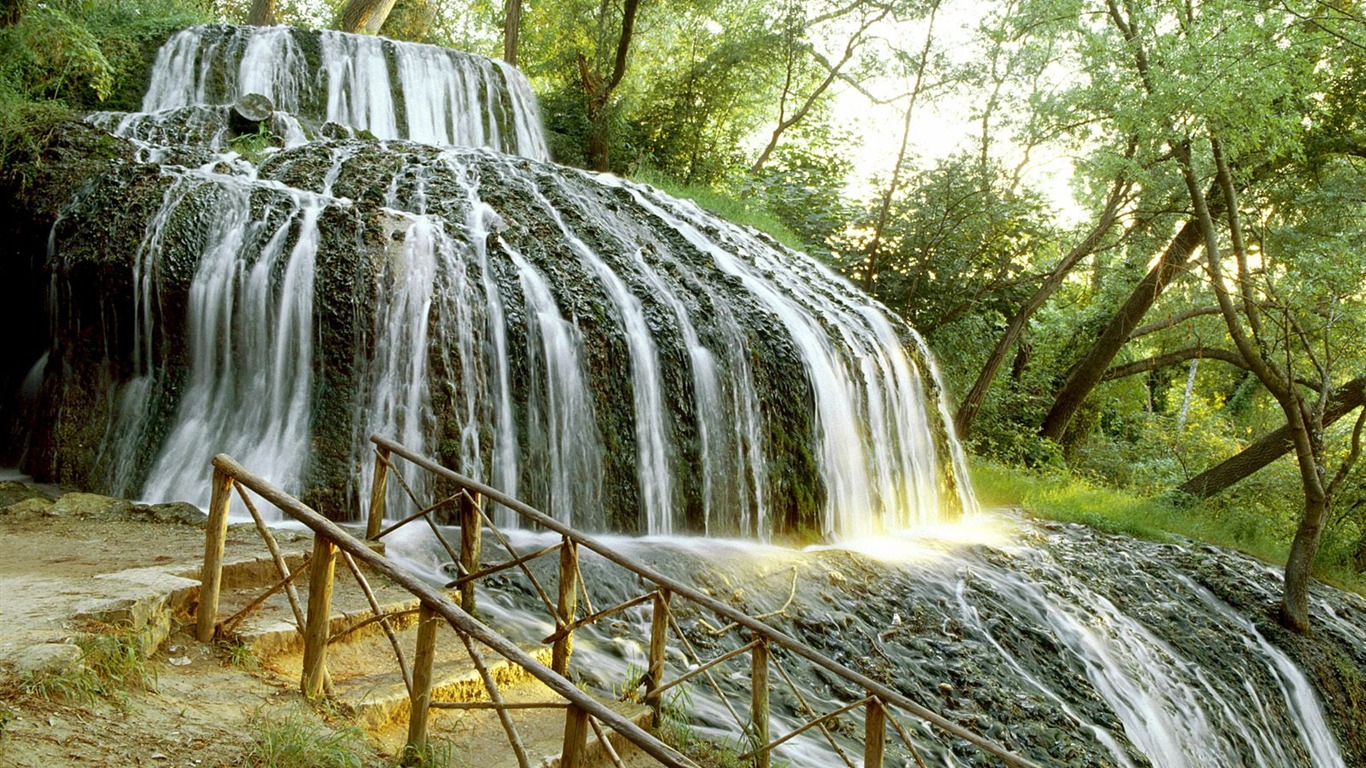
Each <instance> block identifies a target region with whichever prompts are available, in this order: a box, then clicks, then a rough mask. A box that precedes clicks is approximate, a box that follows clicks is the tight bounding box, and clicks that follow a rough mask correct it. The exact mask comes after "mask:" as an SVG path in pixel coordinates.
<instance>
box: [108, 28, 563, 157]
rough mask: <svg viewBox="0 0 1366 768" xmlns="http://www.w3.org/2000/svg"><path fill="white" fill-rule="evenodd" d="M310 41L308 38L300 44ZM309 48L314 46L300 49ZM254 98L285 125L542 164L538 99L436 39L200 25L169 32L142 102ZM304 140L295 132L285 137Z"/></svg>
mask: <svg viewBox="0 0 1366 768" xmlns="http://www.w3.org/2000/svg"><path fill="white" fill-rule="evenodd" d="M305 37H311V39H312V40H313V45H311V46H305V45H303V44H301V39H302V38H305ZM309 49H316V50H315V52H313V53H311V54H310V53H308V52H306V51H307V50H309ZM250 93H257V94H261V95H263V96H265V97H267V98H269V99H270V100H271V102H272V103H273V104H274V105H275V107H276V109H277V110H279V112H280V113H282V114H285V115H289V116H292V117H293V118H296V119H297V121H298V122H294V123H290V124H291V125H300V124H311V125H312V126H314V129H313V131H312V132H313V133H315V134H316V130H317V129H318V128H320V127H321V126H322V124H324V123H334V124H336V125H339V126H343V127H344V128H347V129H351V130H353V131H366V132H368V133H370V134H372V135H373V136H375V137H376V138H379V139H409V140H412V141H418V142H422V143H424V144H436V145H452V146H466V147H492V148H494V149H498V150H501V151H504V152H509V153H512V154H517V155H522V156H524V157H531V158H535V159H538V160H545V159H547V158H548V157H549V151H548V150H547V149H546V144H545V138H544V136H543V134H542V133H541V131H540V128H539V118H538V117H537V112H536V101H535V97H534V96H533V95H532V93H531V86H530V85H529V84H528V83H527V81H526V78H525V77H523V76H522V74H521V73H520V72H518V71H517V70H516V69H514V68H512V67H511V66H508V65H507V64H505V63H503V62H500V61H495V60H493V59H487V58H484V57H482V56H473V55H470V54H464V53H460V52H457V51H452V50H448V49H445V48H438V47H436V46H431V45H418V44H414V43H395V42H393V41H391V40H386V39H383V38H378V37H370V36H364V35H348V34H343V33H340V32H318V33H306V32H301V31H299V30H295V29H291V28H288V27H223V26H201V27H191V28H189V29H185V30H182V31H180V32H178V33H176V34H175V35H174V36H172V37H171V39H170V40H169V41H167V43H166V44H165V45H164V46H163V47H162V49H161V51H160V52H159V53H158V54H157V60H156V64H155V65H154V67H153V70H152V80H151V83H150V84H149V86H148V88H147V93H146V95H145V97H144V98H143V102H142V112H143V113H145V116H144V117H141V118H138V119H135V120H132V121H129V122H128V124H126V125H124V126H122V131H123V134H122V135H130V134H132V133H133V132H135V131H138V130H143V131H145V130H147V129H146V128H144V127H139V126H140V125H145V124H146V123H147V122H148V121H149V120H151V121H153V122H155V121H157V120H164V118H165V115H166V114H167V113H171V112H174V111H176V110H181V109H187V108H202V107H205V106H209V105H230V104H232V103H234V102H235V101H236V100H237V99H238V98H240V97H242V96H244V95H246V94H250ZM306 138H308V136H307V133H306V132H304V131H303V130H302V129H300V131H299V132H297V133H296V134H295V135H294V136H293V137H292V140H291V141H290V142H289V143H290V144H291V145H294V144H298V143H301V142H302V141H303V140H305V139H306Z"/></svg>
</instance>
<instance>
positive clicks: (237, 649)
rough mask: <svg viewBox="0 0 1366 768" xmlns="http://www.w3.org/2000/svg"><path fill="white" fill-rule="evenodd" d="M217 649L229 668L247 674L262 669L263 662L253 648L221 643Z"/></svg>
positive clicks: (239, 644)
mask: <svg viewBox="0 0 1366 768" xmlns="http://www.w3.org/2000/svg"><path fill="white" fill-rule="evenodd" d="M216 649H217V651H218V653H219V656H220V657H221V658H222V660H223V663H224V664H225V665H227V666H229V667H234V668H236V669H241V670H244V671H247V672H256V671H259V670H260V669H261V660H260V659H258V658H256V654H255V653H253V652H252V650H251V647H250V646H248V645H246V644H244V643H237V642H220V643H218V644H217V646H216Z"/></svg>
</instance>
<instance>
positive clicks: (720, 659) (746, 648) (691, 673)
mask: <svg viewBox="0 0 1366 768" xmlns="http://www.w3.org/2000/svg"><path fill="white" fill-rule="evenodd" d="M763 644H764V641H763V640H755V641H753V642H751V643H749V644H748V645H742V646H740V647H739V648H736V649H735V650H733V651H730V652H729V653H723V654H721V655H720V656H717V657H716V658H714V659H712V660H711V661H709V662H707V663H706V664H703V665H701V666H698V667H693V668H692V669H689V670H688V671H687V672H684V673H683V674H681V675H679V676H678V677H675V678H674V679H672V680H670V681H669V682H667V683H663V684H661V685H660V686H658V687H656V688H651V689H650V690H649V691H648V692H646V694H645V696H646V697H647V698H649V697H652V696H660V695H662V694H663V693H664V692H665V691H667V690H669V689H670V688H672V687H674V686H676V685H680V684H682V683H686V682H688V681H689V680H691V679H693V678H694V677H697V676H698V675H700V674H702V673H704V672H706V671H707V670H709V669H711V668H712V667H715V666H716V665H718V664H722V663H725V662H727V661H730V660H731V659H733V658H735V657H736V656H743V655H745V654H746V653H749V652H750V651H752V650H754V649H755V648H756V647H757V646H760V645H763Z"/></svg>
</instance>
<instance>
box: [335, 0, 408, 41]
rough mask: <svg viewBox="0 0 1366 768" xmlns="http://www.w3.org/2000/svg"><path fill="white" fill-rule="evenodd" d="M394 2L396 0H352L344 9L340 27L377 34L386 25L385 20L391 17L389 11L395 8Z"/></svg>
mask: <svg viewBox="0 0 1366 768" xmlns="http://www.w3.org/2000/svg"><path fill="white" fill-rule="evenodd" d="M394 2H395V0H350V2H348V3H347V4H346V7H345V8H343V9H342V13H341V24H340V25H339V26H338V29H339V30H340V31H342V32H356V33H360V34H365V35H377V34H379V30H380V28H381V27H383V26H384V21H385V20H386V19H388V18H389V12H390V11H392V10H394Z"/></svg>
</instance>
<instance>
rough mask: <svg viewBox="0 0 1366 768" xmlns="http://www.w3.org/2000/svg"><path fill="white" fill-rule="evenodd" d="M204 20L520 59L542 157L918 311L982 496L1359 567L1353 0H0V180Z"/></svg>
mask: <svg viewBox="0 0 1366 768" xmlns="http://www.w3.org/2000/svg"><path fill="white" fill-rule="evenodd" d="M212 21H227V22H232V23H242V22H250V23H282V24H295V25H299V26H311V27H330V28H338V29H345V30H348V31H360V32H368V33H372V34H373V33H378V34H383V35H385V36H389V37H394V38H398V39H405V40H412V41H419V42H428V43H434V44H439V45H446V46H450V47H454V48H459V49H462V50H468V51H473V52H476V53H483V54H485V55H489V56H495V57H501V58H506V59H508V60H510V61H514V62H515V63H516V64H517V65H518V66H519V67H520V68H521V69H522V70H523V71H524V72H525V73H526V74H527V75H528V77H529V78H530V79H531V82H532V84H533V86H534V88H535V90H536V91H537V93H538V95H539V97H540V99H541V109H542V116H543V119H544V121H545V124H546V128H547V131H548V134H549V139H550V144H551V150H552V153H553V155H554V157H555V158H556V160H558V161H559V162H562V163H565V164H568V165H574V166H579V167H583V168H589V169H593V170H600V171H611V172H614V173H617V174H620V175H623V176H628V177H632V178H636V179H639V180H643V181H646V182H648V183H651V184H654V185H656V186H659V187H662V188H664V189H665V190H666V191H669V192H672V193H674V194H676V195H680V196H684V197H689V198H692V199H695V200H697V201H698V202H699V204H701V205H702V206H704V207H707V208H710V209H712V210H714V211H715V212H717V213H719V214H721V215H723V216H726V217H728V218H731V219H733V220H736V221H738V222H740V223H745V224H751V225H754V226H756V227H758V228H759V229H761V230H763V231H765V232H767V233H769V234H770V235H772V236H773V237H774V238H776V239H777V240H779V241H781V242H782V243H784V244H786V245H789V246H791V247H794V248H798V249H801V250H805V251H807V252H809V253H811V254H813V255H816V256H818V257H819V258H821V259H823V260H825V261H826V262H827V263H828V264H829V265H830V266H831V267H832V268H834V269H836V270H838V271H840V272H842V273H843V274H844V275H846V276H847V277H848V278H849V279H850V280H852V281H853V282H855V283H857V284H859V285H861V286H862V287H863V288H864V289H865V290H867V291H868V292H869V293H870V294H872V295H873V296H874V297H875V298H877V299H878V300H880V301H881V302H883V303H884V304H886V305H887V306H888V307H890V308H891V309H893V310H894V311H896V312H898V313H899V314H901V315H902V316H903V317H905V318H906V319H907V320H908V321H909V322H910V323H911V324H912V325H914V326H915V327H916V328H918V329H919V330H920V331H921V333H923V334H924V335H925V337H926V338H927V340H928V341H929V343H930V346H931V347H932V348H933V349H934V350H935V352H936V354H937V355H938V357H939V361H940V364H941V366H942V368H943V373H944V378H945V381H946V383H947V386H948V387H949V389H950V391H951V394H952V399H953V402H954V403H955V405H956V408H957V412H956V414H955V421H956V426H957V429H958V432H959V435H960V437H961V438H962V439H963V440H964V441H965V442H966V444H967V445H968V447H969V449H970V451H971V453H972V454H973V455H974V457H975V459H976V460H975V479H976V483H977V485H978V490H979V492H980V493H981V495H982V496H983V499H984V500H985V501H987V502H989V503H998V502H1019V503H1023V504H1024V505H1025V506H1026V508H1028V509H1029V510H1030V511H1032V512H1034V513H1036V514H1041V515H1045V516H1050V517H1054V518H1058V519H1065V520H1072V521H1078V522H1086V523H1090V524H1095V525H1100V526H1102V527H1106V528H1109V529H1111V530H1118V531H1121V532H1125V533H1131V534H1137V535H1145V536H1163V535H1167V534H1169V533H1176V534H1181V535H1189V536H1193V537H1195V538H1199V539H1202V540H1206V541H1212V542H1215V543H1219V544H1224V545H1228V546H1233V547H1236V548H1238V549H1242V550H1244V551H1248V552H1251V553H1253V554H1256V555H1258V556H1261V557H1264V558H1266V559H1268V560H1271V561H1275V562H1279V563H1286V564H1287V569H1286V574H1287V581H1286V597H1285V600H1284V602H1283V605H1282V618H1283V619H1284V620H1285V621H1286V622H1287V623H1288V624H1289V625H1291V626H1292V627H1297V628H1300V629H1304V628H1307V627H1308V621H1309V618H1308V614H1307V610H1306V605H1305V589H1306V585H1307V581H1308V578H1309V576H1310V574H1311V573H1312V574H1314V575H1318V576H1321V577H1325V578H1328V579H1329V580H1332V581H1335V582H1337V583H1339V584H1342V585H1344V586H1349V587H1353V588H1356V589H1358V590H1359V591H1361V590H1362V589H1363V585H1366V577H1364V576H1363V574H1366V471H1364V470H1363V469H1362V462H1359V461H1358V459H1359V456H1360V453H1361V444H1362V432H1363V426H1364V425H1366V408H1363V407H1362V405H1363V394H1364V390H1366V175H1363V174H1364V172H1366V8H1363V7H1362V6H1361V5H1360V4H1359V3H1358V2H1357V0H1159V2H1149V3H1138V2H1135V0H778V1H777V2H772V1H769V0H535V1H534V2H533V1H532V0H508V2H507V3H506V4H503V3H502V2H490V1H489V0H471V1H469V2H464V1H461V2H455V1H454V0H334V1H329V0H3V2H0V172H4V170H5V169H6V168H12V167H15V165H16V164H15V163H14V162H12V160H13V159H14V158H16V157H18V156H21V155H25V154H27V153H31V152H32V151H33V149H34V148H35V147H36V146H38V145H39V144H40V143H41V141H42V135H43V131H44V129H45V127H46V126H50V125H52V124H54V122H55V121H58V120H61V119H65V118H67V117H70V116H72V115H74V114H75V113H78V112H79V111H82V110H89V109H102V108H123V109H130V108H134V107H135V106H136V104H137V103H138V99H139V97H140V93H141V89H142V87H143V82H142V76H143V72H144V71H145V67H146V65H147V58H148V56H149V55H150V52H152V51H154V50H155V47H156V46H157V45H159V44H160V42H161V40H163V39H164V38H165V36H166V34H167V33H168V32H169V31H170V30H172V29H174V28H178V27H181V26H186V25H189V24H192V23H201V22H212Z"/></svg>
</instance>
